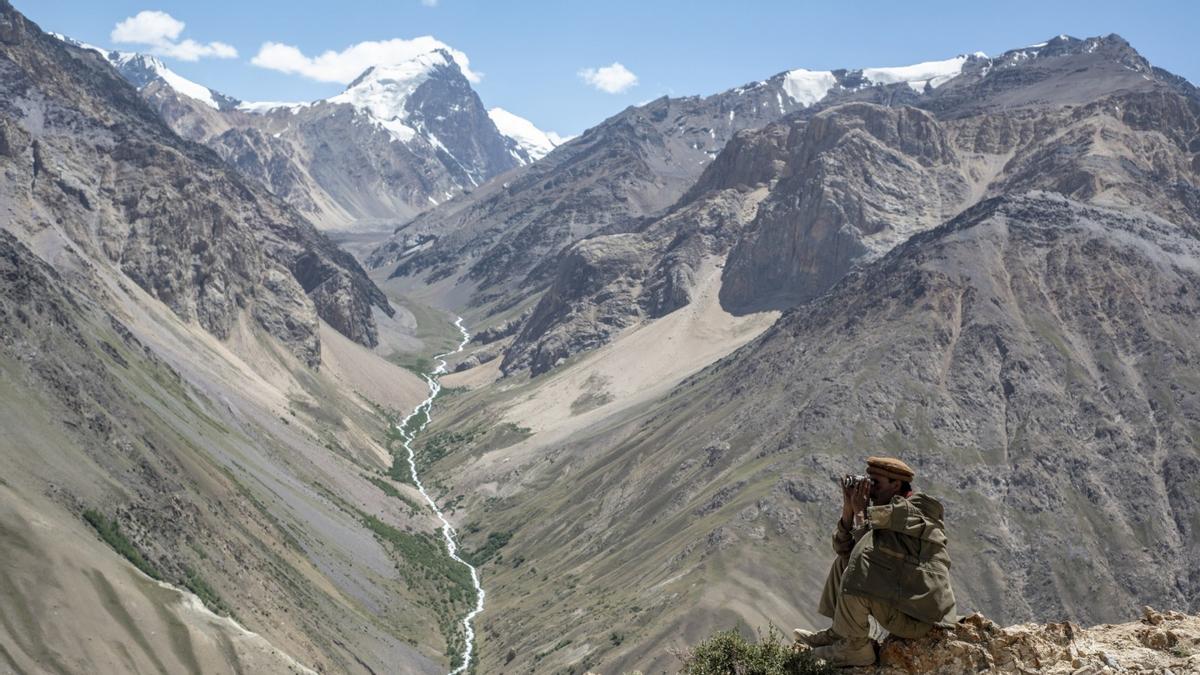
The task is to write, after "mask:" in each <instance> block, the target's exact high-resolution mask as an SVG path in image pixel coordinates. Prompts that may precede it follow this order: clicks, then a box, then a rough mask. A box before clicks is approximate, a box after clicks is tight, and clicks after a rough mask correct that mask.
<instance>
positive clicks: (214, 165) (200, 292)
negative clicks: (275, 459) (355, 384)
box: [0, 9, 392, 365]
mask: <svg viewBox="0 0 1200 675" xmlns="http://www.w3.org/2000/svg"><path fill="white" fill-rule="evenodd" d="M0 20H2V21H3V24H4V31H3V41H2V42H0V89H3V90H4V91H5V93H6V96H5V98H4V100H3V102H2V103H0V120H3V125H2V126H3V136H4V138H5V139H6V140H5V143H4V145H6V146H7V147H8V152H6V153H4V156H3V157H0V163H3V164H4V165H5V175H6V176H7V179H6V180H5V181H4V182H3V183H2V184H0V194H2V195H3V198H4V201H5V203H7V204H9V205H11V206H10V209H11V210H10V211H9V214H8V215H9V219H8V220H7V222H6V223H5V225H4V226H5V228H6V229H9V230H11V231H14V232H18V233H20V234H21V235H22V236H23V237H27V238H30V239H35V238H46V237H52V236H61V237H63V238H65V239H66V240H68V241H70V242H72V245H74V246H77V247H79V249H81V250H82V251H84V252H85V253H86V254H87V256H89V257H93V258H95V259H96V260H101V261H106V262H107V263H108V264H111V265H113V266H115V267H117V268H119V269H120V270H121V271H122V272H123V273H124V274H125V275H127V276H128V277H129V278H130V279H131V280H133V281H134V282H135V283H136V284H137V285H139V286H141V287H142V288H143V289H144V290H145V291H146V292H147V293H149V294H150V295H152V296H154V297H156V298H158V299H159V300H160V301H162V302H163V303H164V304H166V305H167V306H168V307H170V308H171V310H172V311H174V312H175V313H176V314H178V315H179V316H180V317H182V318H184V319H185V320H191V321H195V322H197V323H198V324H200V325H201V326H203V327H204V328H205V329H206V330H208V331H209V332H211V333H212V334H214V335H216V336H217V337H220V338H225V337H227V336H229V335H230V333H231V331H232V329H233V326H234V325H235V323H236V322H237V320H238V317H239V316H240V315H241V314H242V313H243V312H247V313H248V314H249V315H250V316H252V317H253V318H254V319H255V320H256V321H257V322H258V323H259V324H260V325H261V326H263V327H264V328H265V329H266V330H267V331H268V332H269V333H270V334H271V335H273V336H275V337H276V338H278V339H280V340H281V341H282V342H283V343H284V344H285V345H286V346H287V347H288V349H289V350H291V351H292V352H293V353H294V354H296V356H297V357H299V358H300V359H301V360H302V361H304V362H306V363H308V364H310V365H316V364H317V363H318V362H319V360H320V343H319V338H318V331H317V327H318V324H317V319H318V317H321V318H324V319H326V320H327V321H329V323H330V324H331V325H334V326H335V327H336V328H337V329H338V330H339V331H342V332H343V333H345V334H346V335H347V336H349V337H351V338H352V339H355V340H357V341H359V342H361V343H363V344H365V345H368V346H372V345H374V344H375V341H376V336H375V325H374V318H373V317H372V311H373V310H372V308H378V309H380V310H381V311H384V312H386V313H391V312H392V309H391V307H390V306H389V305H388V303H387V301H386V299H385V298H384V296H383V294H382V292H380V291H379V289H378V288H376V287H375V286H374V284H373V283H372V282H371V281H370V280H369V279H368V278H367V277H366V274H365V273H364V272H363V270H362V269H361V268H360V267H359V266H358V265H357V264H356V263H355V262H354V260H353V259H352V258H350V257H349V256H348V255H346V254H344V253H342V252H341V251H340V250H338V249H337V248H336V246H334V245H333V244H332V243H331V242H330V241H329V240H328V239H327V238H325V237H324V236H323V235H320V234H319V233H317V232H316V231H315V230H314V229H313V227H312V226H311V225H310V224H309V223H308V222H307V221H305V220H304V219H303V218H301V217H300V216H299V215H298V214H297V213H295V211H293V210H292V209H290V208H289V207H287V206H286V205H284V204H283V203H282V202H280V201H279V200H278V199H277V198H275V197H273V196H272V195H270V194H269V193H268V192H266V190H265V189H263V188H260V187H258V186H257V185H255V184H252V183H247V182H246V181H245V180H244V179H243V178H242V177H241V176H239V175H238V174H236V173H235V172H233V171H232V170H231V169H229V168H227V167H226V166H225V165H224V164H223V163H222V162H221V161H220V160H219V159H218V158H217V157H216V156H215V155H214V154H213V153H212V152H210V151H208V150H206V149H204V148H202V147H199V146H196V145H194V144H191V143H188V142H186V141H183V140H181V139H180V138H179V137H178V136H176V135H175V134H174V133H172V132H171V130H170V129H168V128H167V127H166V126H165V124H164V123H163V122H162V121H161V119H160V118H159V117H158V116H157V115H155V113H154V112H152V111H151V110H150V109H149V108H148V107H147V106H146V104H145V103H144V102H143V101H142V100H141V98H140V97H139V96H138V92H137V91H136V90H135V89H134V88H133V87H132V86H130V85H128V84H127V83H126V82H125V81H124V80H122V79H121V78H120V77H119V76H118V75H117V73H116V72H115V71H114V70H113V69H112V67H111V66H110V65H109V64H108V62H107V61H105V60H104V59H103V58H102V57H101V55H100V54H98V53H96V52H94V51H91V50H86V49H80V48H76V47H72V46H69V45H67V44H66V43H64V42H61V41H59V40H57V39H55V38H52V37H50V36H47V35H46V34H44V33H42V32H41V31H40V30H38V29H37V27H36V26H33V25H32V24H30V23H28V22H27V21H26V20H25V19H24V17H22V16H21V15H19V14H17V13H16V12H15V11H13V10H11V9H5V11H4V12H3V14H2V16H0ZM26 139H28V141H26ZM26 143H28V145H26ZM51 233H57V234H56V235H51Z"/></svg>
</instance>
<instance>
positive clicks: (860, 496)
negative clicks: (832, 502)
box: [842, 480, 871, 530]
mask: <svg viewBox="0 0 1200 675" xmlns="http://www.w3.org/2000/svg"><path fill="white" fill-rule="evenodd" d="M870 494H871V482H870V481H865V480H864V481H862V482H861V483H859V484H857V485H851V486H848V487H843V488H842V525H844V526H845V527H846V529H847V530H852V529H854V514H856V513H862V512H863V511H865V510H866V509H867V502H868V500H869V499H870Z"/></svg>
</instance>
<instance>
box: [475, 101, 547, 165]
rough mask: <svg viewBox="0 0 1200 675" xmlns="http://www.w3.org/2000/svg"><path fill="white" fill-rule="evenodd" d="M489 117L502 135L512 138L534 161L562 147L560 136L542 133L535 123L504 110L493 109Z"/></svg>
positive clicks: (489, 112)
mask: <svg viewBox="0 0 1200 675" xmlns="http://www.w3.org/2000/svg"><path fill="white" fill-rule="evenodd" d="M488 117H490V118H492V123H493V124H495V125H496V129H498V130H499V131H500V133H501V135H503V136H507V137H508V138H511V139H512V140H513V142H514V143H516V144H517V146H518V147H519V148H521V149H522V150H524V151H525V152H526V153H527V154H528V155H529V156H530V157H531V158H532V159H534V160H538V159H541V158H542V157H545V156H546V154H547V153H549V152H550V151H551V150H553V149H554V148H556V147H558V146H559V145H562V137H560V136H559V135H558V134H556V133H554V132H553V131H550V132H546V131H542V130H541V129H538V128H537V127H536V126H534V125H533V122H530V121H529V120H527V119H525V118H524V117H521V116H519V115H514V114H512V113H510V112H508V111H507V110H505V109H504V108H492V109H491V110H489V111H488Z"/></svg>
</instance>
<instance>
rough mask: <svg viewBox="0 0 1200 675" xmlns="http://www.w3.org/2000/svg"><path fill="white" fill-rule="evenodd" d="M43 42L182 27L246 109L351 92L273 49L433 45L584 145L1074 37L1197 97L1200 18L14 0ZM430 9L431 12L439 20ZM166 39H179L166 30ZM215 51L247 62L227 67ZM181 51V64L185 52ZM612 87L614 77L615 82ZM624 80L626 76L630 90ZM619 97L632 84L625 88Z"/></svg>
mask: <svg viewBox="0 0 1200 675" xmlns="http://www.w3.org/2000/svg"><path fill="white" fill-rule="evenodd" d="M14 4H15V5H16V7H17V9H18V10H20V11H22V12H24V13H25V14H26V15H27V16H29V17H30V18H31V19H33V20H34V21H36V22H37V23H38V24H40V25H41V27H42V28H43V29H45V30H50V31H56V32H61V33H65V34H67V35H70V36H72V37H74V38H76V39H79V40H83V41H85V42H90V43H93V44H97V45H100V46H103V47H120V48H122V49H126V50H130V51H137V50H138V49H139V48H138V47H137V45H134V44H126V45H116V44H114V41H113V40H112V39H111V34H112V31H113V29H114V27H115V26H116V24H117V23H118V22H120V21H122V20H124V19H127V18H129V17H132V16H134V15H136V14H138V13H139V12H141V11H143V10H152V11H158V12H164V13H166V14H169V15H170V17H173V18H174V19H175V20H176V21H178V22H182V23H183V24H185V26H184V27H183V28H182V29H180V30H178V31H175V35H174V37H173V44H176V45H178V43H180V42H182V41H184V40H189V39H190V40H193V41H194V42H193V43H192V44H191V45H185V47H190V48H192V49H190V52H191V54H190V55H191V56H195V55H197V54H208V55H207V56H202V57H201V58H198V60H195V61H185V60H181V59H179V58H172V57H167V58H164V60H165V61H166V62H167V63H168V65H169V66H170V67H171V68H172V69H174V70H176V71H177V72H179V73H180V74H181V75H184V76H185V77H188V78H190V79H193V80H195V81H197V82H199V83H201V84H204V85H207V86H209V87H212V88H214V89H217V90H218V91H222V92H224V93H227V94H230V95H232V96H235V97H237V98H240V99H243V100H284V101H286V100H312V99H316V98H322V97H325V96H329V95H332V94H334V93H337V92H338V91H340V90H341V89H342V88H343V85H341V84H338V83H335V82H319V81H316V80H314V79H309V78H308V77H305V76H303V75H300V74H286V73H283V72H277V71H275V70H269V69H266V68H263V67H259V66H256V65H253V64H252V63H251V60H252V59H253V57H254V56H255V55H256V54H258V53H259V50H260V48H261V46H262V45H263V43H266V42H276V43H282V44H286V45H291V46H295V47H296V48H298V49H299V50H300V52H303V54H304V55H306V56H315V55H317V54H319V53H321V52H324V51H326V50H334V51H338V52H340V51H342V50H345V49H347V48H349V47H351V46H352V45H355V44H357V43H361V42H364V41H383V40H389V39H393V38H404V39H411V38H415V37H418V36H422V35H432V36H434V37H435V38H437V39H438V40H440V41H442V42H444V43H446V44H448V45H450V46H452V47H453V48H455V49H457V50H459V51H461V52H464V53H465V54H466V55H467V56H468V57H469V59H470V66H471V69H472V70H473V71H475V72H477V73H479V74H481V77H480V79H479V81H478V82H477V83H475V85H474V86H475V89H476V90H477V91H478V92H479V95H480V97H481V98H482V99H483V101H484V103H485V104H486V105H487V106H488V107H492V106H500V107H503V108H505V109H507V110H509V111H511V112H514V113H516V114H518V115H521V116H523V117H526V118H528V119H530V120H531V121H533V122H534V123H535V124H536V125H538V126H539V127H541V128H543V129H548V130H554V131H557V132H559V133H561V134H575V133H579V132H580V131H582V130H583V129H585V128H587V127H589V126H592V125H593V124H595V123H597V122H599V121H601V120H603V119H604V118H606V117H608V116H609V115H611V114H613V113H615V112H617V111H619V110H621V109H622V108H624V107H625V106H628V105H633V104H637V103H640V102H643V101H647V100H649V99H652V98H656V97H658V96H661V95H663V94H669V95H674V96H684V95H691V94H711V93H715V92H718V91H722V90H724V89H728V88H730V87H734V86H737V85H740V84H744V83H746V82H750V81H753V80H758V79H763V78H766V77H769V76H771V75H773V74H775V73H777V72H780V71H783V70H788V69H791V68H810V69H821V70H825V69H834V68H861V67H870V66H894V65H906V64H909V63H916V62H920V61H929V60H938V59H945V58H949V57H951V56H954V55H956V54H961V53H967V52H974V51H983V52H986V53H988V54H989V55H995V54H998V53H1000V52H1002V51H1004V50H1006V49H1011V48H1015V47H1020V46H1024V45H1028V44H1032V43H1035V42H1041V41H1043V40H1045V39H1047V38H1049V37H1051V36H1053V35H1057V34H1059V33H1066V34H1069V35H1074V36H1075V37H1088V36H1093V35H1105V34H1108V33H1119V34H1120V35H1122V36H1123V37H1125V38H1126V39H1127V40H1129V41H1130V42H1131V43H1132V44H1133V46H1134V47H1135V48H1137V49H1138V50H1139V51H1140V52H1141V53H1142V54H1143V55H1144V56H1146V57H1147V58H1149V59H1150V61H1151V62H1152V63H1154V64H1155V65H1158V66H1161V67H1163V68H1166V69H1168V70H1170V71H1172V72H1175V73H1177V74H1179V75H1183V76H1184V77H1186V78H1188V80H1190V81H1192V82H1193V83H1197V82H1200V49H1197V47H1196V42H1195V40H1196V38H1195V32H1196V28H1197V27H1198V26H1200V3H1196V2H1182V1H1181V2H1145V3H1131V2H1128V0H1124V1H1121V2H1108V1H1104V0H1100V1H1098V0H1093V1H1091V2H1066V1H1063V2H1057V1H1054V0H1040V1H1038V2H1025V1H1023V0H1005V1H1003V2H963V1H962V0H957V1H955V2H919V3H918V2H906V3H901V2H872V1H867V0H841V1H839V2H796V1H794V2H765V1H764V2H752V1H749V0H743V2H738V3H732V2H709V1H706V0H691V1H689V2H683V1H676V0H661V1H657V2H655V1H652V0H614V1H611V2H582V1H576V0H557V1H547V2H542V1H532V0H530V1H521V2H501V1H499V0H489V1H485V0H386V1H385V2H379V1H374V2H371V1H367V0H336V1H333V2H329V1H324V2H314V1H312V0H288V1H286V2H284V1H279V0H239V1H236V2H233V1H229V0H204V1H203V2H201V1H198V0H139V1H136V2H132V1H129V0H104V1H102V2H97V1H96V0H34V1H31V0H14ZM430 5H432V6H430ZM169 27H170V26H168V28H169ZM213 42H219V43H222V44H223V45H225V46H228V47H232V48H233V49H234V50H236V51H237V57H236V58H218V57H217V56H216V55H215V54H217V53H222V54H224V55H225V56H228V50H226V49H225V47H223V46H212V45H211V43H213ZM188 51H189V49H184V48H180V49H179V50H177V53H180V54H184V53H187V52H188ZM613 63H620V64H621V65H622V66H624V68H625V69H626V70H627V71H628V72H629V73H632V75H633V76H636V78H637V83H636V84H635V85H631V86H627V87H626V88H624V89H623V90H621V91H619V92H617V93H606V92H603V91H600V90H598V89H596V88H594V87H592V86H589V84H588V83H586V82H585V81H584V78H582V77H581V75H580V72H581V71H582V70H584V69H587V68H593V69H597V68H600V67H604V66H611V64H613ZM608 72H609V74H612V71H608ZM627 80H628V76H626V77H625V81H627ZM612 82H613V86H614V87H615V86H616V85H620V84H622V83H623V81H622V79H621V78H620V77H618V78H615V80H612Z"/></svg>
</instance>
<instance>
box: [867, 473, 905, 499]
mask: <svg viewBox="0 0 1200 675" xmlns="http://www.w3.org/2000/svg"><path fill="white" fill-rule="evenodd" d="M867 475H869V476H870V477H871V479H872V480H871V502H872V503H874V504H887V503H888V502H890V501H892V497H893V496H895V494H896V493H897V492H899V491H900V481H898V480H892V479H891V478H888V477H887V476H881V475H879V474H877V473H873V472H867Z"/></svg>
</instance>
